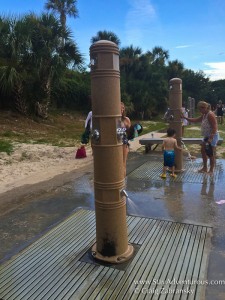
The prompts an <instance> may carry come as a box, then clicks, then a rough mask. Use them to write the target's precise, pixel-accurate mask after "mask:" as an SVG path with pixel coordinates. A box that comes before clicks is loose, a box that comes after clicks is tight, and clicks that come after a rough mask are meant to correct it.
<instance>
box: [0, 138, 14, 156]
mask: <svg viewBox="0 0 225 300" xmlns="http://www.w3.org/2000/svg"><path fill="white" fill-rule="evenodd" d="M0 152H5V153H7V154H8V155H10V154H11V153H12V152H13V145H12V143H11V142H8V141H4V140H0Z"/></svg>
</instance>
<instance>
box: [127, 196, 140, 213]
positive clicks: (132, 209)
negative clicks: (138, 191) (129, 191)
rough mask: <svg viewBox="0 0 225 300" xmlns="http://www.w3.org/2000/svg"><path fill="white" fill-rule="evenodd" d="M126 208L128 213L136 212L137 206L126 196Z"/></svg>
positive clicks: (137, 210)
mask: <svg viewBox="0 0 225 300" xmlns="http://www.w3.org/2000/svg"><path fill="white" fill-rule="evenodd" d="M127 209H128V211H129V213H132V214H138V213H139V208H138V206H137V205H136V204H135V203H134V201H132V200H131V199H130V198H129V197H127Z"/></svg>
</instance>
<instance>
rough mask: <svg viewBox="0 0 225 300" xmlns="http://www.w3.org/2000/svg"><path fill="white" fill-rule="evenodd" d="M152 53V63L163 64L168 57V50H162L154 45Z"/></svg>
mask: <svg viewBox="0 0 225 300" xmlns="http://www.w3.org/2000/svg"><path fill="white" fill-rule="evenodd" d="M152 55H153V58H154V63H155V64H157V65H161V66H164V64H165V62H166V60H167V59H168V58H169V52H168V50H164V49H163V48H162V47H159V46H156V47H154V48H153V49H152Z"/></svg>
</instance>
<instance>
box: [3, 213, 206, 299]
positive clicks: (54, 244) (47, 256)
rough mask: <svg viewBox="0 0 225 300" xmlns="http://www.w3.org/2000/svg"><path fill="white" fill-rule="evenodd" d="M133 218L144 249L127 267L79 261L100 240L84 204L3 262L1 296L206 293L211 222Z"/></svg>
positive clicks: (134, 235)
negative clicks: (116, 267) (203, 224)
mask: <svg viewBox="0 0 225 300" xmlns="http://www.w3.org/2000/svg"><path fill="white" fill-rule="evenodd" d="M127 223H128V230H129V241H130V242H131V243H134V244H138V245H140V249H139V251H138V252H137V254H136V256H135V257H134V259H133V260H132V262H131V264H130V265H129V267H128V268H127V269H126V271H121V270H118V269H114V268H110V267H107V266H99V265H95V264H89V263H85V262H81V261H79V260H80V258H81V257H82V256H83V255H84V253H85V252H86V251H87V249H88V248H90V245H92V244H93V243H94V240H95V226H94V224H95V214H94V212H93V211H86V210H80V211H78V212H76V213H75V214H74V215H73V216H71V217H69V218H68V219H67V220H65V221H64V222H62V223H61V224H59V225H58V226H56V227H55V228H54V229H52V230H51V231H50V232H49V233H47V234H46V235H45V236H43V237H42V238H40V239H39V240H37V241H36V242H35V243H34V244H32V245H31V246H30V247H28V248H27V249H26V250H24V251H23V252H22V253H21V254H19V255H17V256H16V257H14V258H13V259H11V260H10V261H9V262H8V263H6V264H4V265H2V266H1V267H0V298H2V299H4V300H9V299H15V300H20V299H21V300H26V299H29V300H30V299H32V300H35V299H43V300H47V299H51V300H52V299H58V300H64V299H76V300H79V299H88V300H89V299H113V300H114V299H119V300H120V299H143V298H145V297H146V298H147V299H151V297H154V299H165V297H166V296H167V294H166V292H167V291H170V294H168V295H169V297H170V299H196V300H197V299H201V297H202V294H203V293H204V284H200V283H199V282H200V281H201V282H203V281H204V280H205V274H206V270H207V257H208V251H209V245H210V239H211V228H210V227H206V226H199V225H198V226H197V225H191V224H181V223H175V222H171V221H164V220H154V219H148V218H141V217H133V216H128V217H127ZM197 281H198V283H199V284H197V283H196V284H194V282H197ZM188 292H191V294H189V293H188ZM179 297H181V298H179ZM189 297H190V298H189Z"/></svg>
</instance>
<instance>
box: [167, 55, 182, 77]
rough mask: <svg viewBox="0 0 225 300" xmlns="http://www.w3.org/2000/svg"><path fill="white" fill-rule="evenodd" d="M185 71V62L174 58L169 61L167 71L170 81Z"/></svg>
mask: <svg viewBox="0 0 225 300" xmlns="http://www.w3.org/2000/svg"><path fill="white" fill-rule="evenodd" d="M183 71H184V64H183V63H182V62H181V61H179V60H177V59H176V60H173V61H169V62H168V66H167V73H168V81H169V80H170V79H172V78H175V77H178V78H180V77H181V76H182V73H183Z"/></svg>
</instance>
